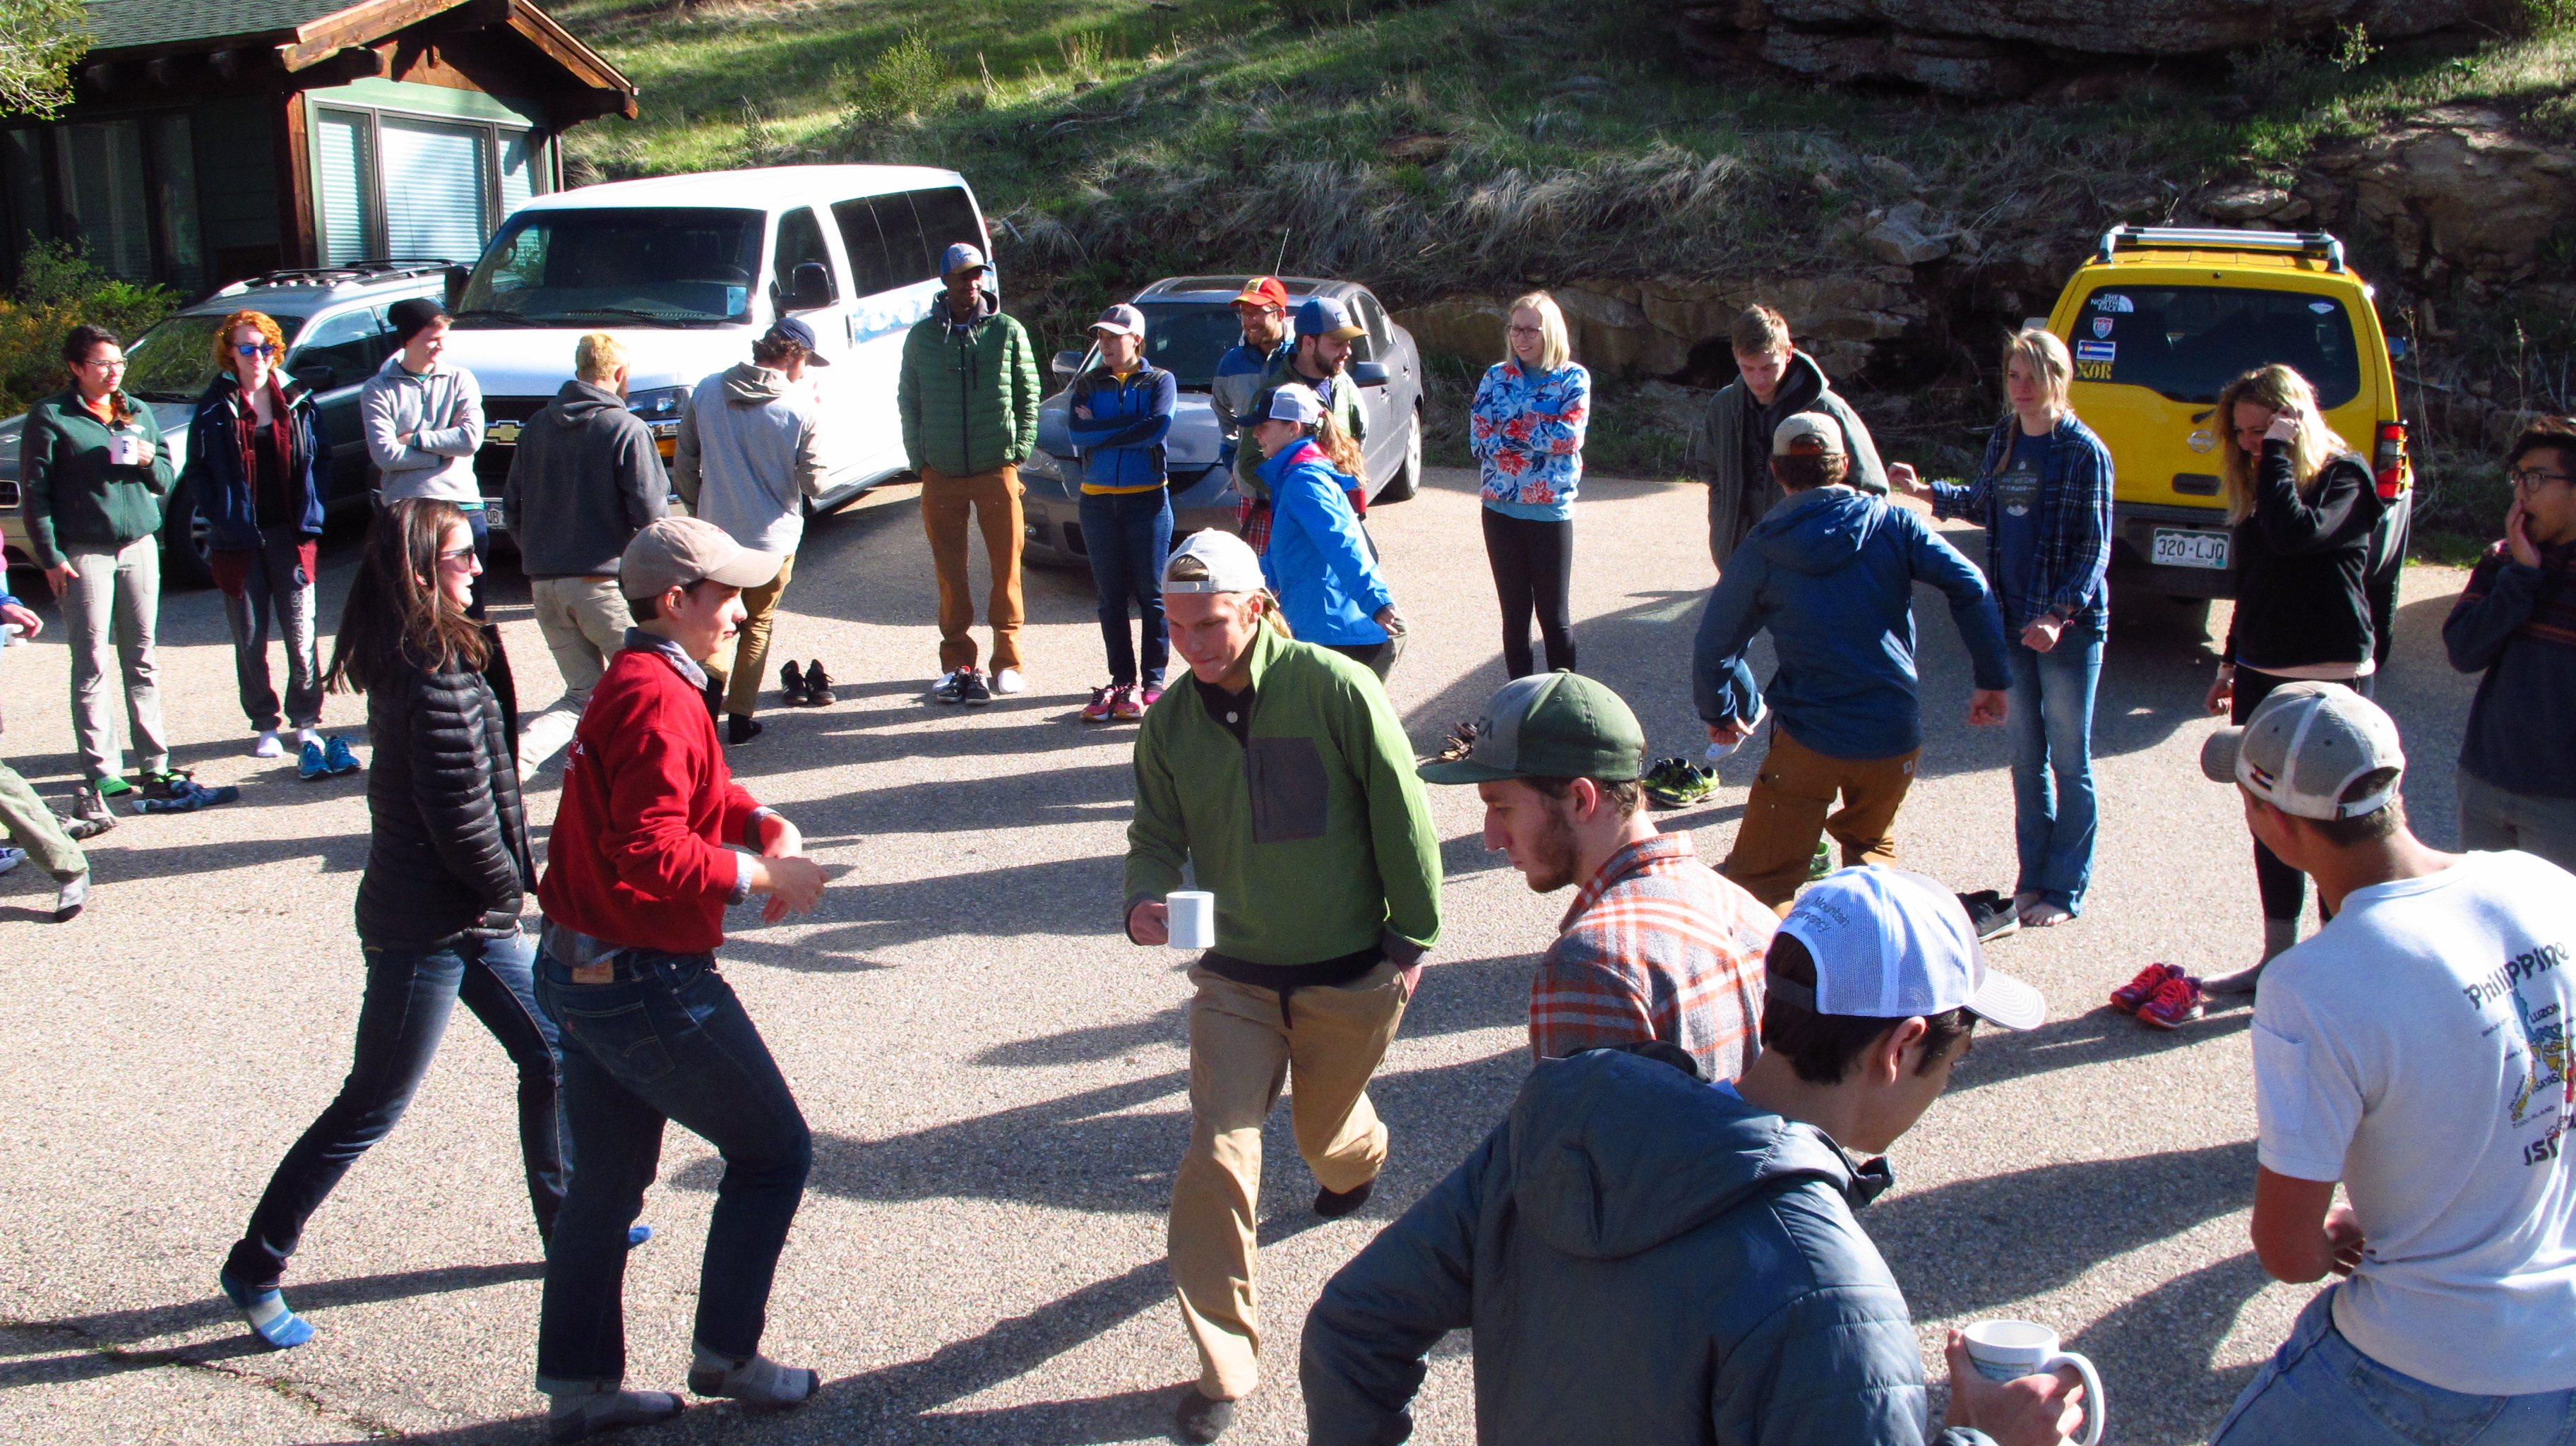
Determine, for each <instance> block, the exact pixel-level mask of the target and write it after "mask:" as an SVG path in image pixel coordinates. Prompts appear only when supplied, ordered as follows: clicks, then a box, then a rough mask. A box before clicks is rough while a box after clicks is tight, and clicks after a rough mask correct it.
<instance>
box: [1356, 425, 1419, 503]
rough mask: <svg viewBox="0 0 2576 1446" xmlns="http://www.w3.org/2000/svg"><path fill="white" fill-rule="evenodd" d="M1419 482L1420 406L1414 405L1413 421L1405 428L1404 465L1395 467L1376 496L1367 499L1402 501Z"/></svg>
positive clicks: (1373, 501) (1374, 500)
mask: <svg viewBox="0 0 2576 1446" xmlns="http://www.w3.org/2000/svg"><path fill="white" fill-rule="evenodd" d="M1421 483H1422V408H1421V407H1419V406H1416V407H1415V408H1414V409H1413V422H1412V424H1411V425H1410V426H1408V427H1406V428H1405V433H1404V465H1403V466H1402V467H1399V468H1397V469H1396V473H1395V475H1394V476H1392V477H1389V478H1388V479H1386V485H1385V486H1384V487H1381V488H1379V489H1378V490H1377V496H1375V497H1372V498H1370V499H1369V501H1370V502H1371V503H1372V504H1375V503H1379V502H1402V501H1404V500H1405V499H1406V498H1409V497H1411V496H1412V495H1413V489H1414V488H1416V487H1418V486H1420V485H1421Z"/></svg>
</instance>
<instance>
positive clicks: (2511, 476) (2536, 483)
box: [2504, 467, 2569, 492]
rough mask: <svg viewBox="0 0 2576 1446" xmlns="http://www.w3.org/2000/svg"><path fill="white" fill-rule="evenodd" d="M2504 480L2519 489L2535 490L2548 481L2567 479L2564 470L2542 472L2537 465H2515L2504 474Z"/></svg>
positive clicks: (2563, 480)
mask: <svg viewBox="0 0 2576 1446" xmlns="http://www.w3.org/2000/svg"><path fill="white" fill-rule="evenodd" d="M2504 480H2506V481H2507V482H2510V483H2512V484H2513V485H2514V486H2515V487H2516V488H2517V489H2519V490H2521V491H2524V492H2537V491H2539V490H2540V489H2541V488H2542V487H2543V486H2545V485H2546V484H2548V483H2551V482H2565V481H2567V480H2569V479H2568V476H2567V474H2566V473H2564V472H2543V471H2541V470H2540V469H2539V468H2537V467H2517V468H2515V469H2514V470H2512V471H2510V472H2507V473H2506V474H2504Z"/></svg>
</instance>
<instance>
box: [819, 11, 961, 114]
mask: <svg viewBox="0 0 2576 1446" xmlns="http://www.w3.org/2000/svg"><path fill="white" fill-rule="evenodd" d="M844 84H845V85H846V87H847V91H848V102H849V117H850V119H851V120H852V121H855V122H858V123H860V124H863V125H883V124H885V123H886V122H888V121H891V120H894V119H896V118H898V117H901V116H905V115H910V114H914V113H917V112H921V111H927V110H930V109H932V108H933V107H934V106H935V105H936V104H937V103H938V100H939V96H940V92H941V91H942V90H944V89H945V88H946V87H947V85H948V62H946V61H944V60H942V59H940V58H939V53H938V52H937V51H935V50H932V49H931V48H930V37H929V36H927V35H924V34H923V33H922V32H920V31H918V30H915V31H912V32H910V33H909V34H907V35H905V36H904V37H903V39H901V40H898V41H896V42H895V43H894V44H892V45H890V46H887V47H886V48H885V49H884V50H882V51H879V52H878V53H877V58H876V59H874V60H871V61H869V62H868V64H867V68H866V69H864V70H862V71H861V72H859V75H858V78H857V79H856V80H854V81H845V82H844Z"/></svg>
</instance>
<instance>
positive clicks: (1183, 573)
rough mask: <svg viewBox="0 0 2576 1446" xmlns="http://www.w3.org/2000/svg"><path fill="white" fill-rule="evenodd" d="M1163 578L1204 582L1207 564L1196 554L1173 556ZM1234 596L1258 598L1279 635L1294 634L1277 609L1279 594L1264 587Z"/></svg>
mask: <svg viewBox="0 0 2576 1446" xmlns="http://www.w3.org/2000/svg"><path fill="white" fill-rule="evenodd" d="M1163 580H1164V581H1165V582H1205V581H1207V580H1208V565H1207V563H1206V561H1205V560H1203V559H1201V558H1199V557H1197V556H1196V555H1184V556H1181V557H1175V558H1173V559H1172V560H1171V562H1170V564H1169V565H1168V566H1167V567H1166V568H1165V569H1164V572H1163ZM1218 596H1220V597H1222V596H1224V594H1222V593H1220V594H1218ZM1236 596H1238V597H1251V598H1256V599H1258V600H1259V601H1260V603H1261V615H1262V616H1263V617H1264V618H1267V619H1269V621H1270V625H1271V626H1272V627H1274V628H1277V629H1278V630H1279V636H1281V637H1283V638H1293V637H1295V636H1296V634H1294V633H1291V632H1289V631H1288V615H1287V614H1286V613H1283V612H1281V611H1280V610H1279V594H1277V593H1275V592H1272V591H1271V590H1270V589H1268V588H1266V587H1265V588H1261V589H1259V590H1258V591H1255V592H1251V593H1238V594H1236Z"/></svg>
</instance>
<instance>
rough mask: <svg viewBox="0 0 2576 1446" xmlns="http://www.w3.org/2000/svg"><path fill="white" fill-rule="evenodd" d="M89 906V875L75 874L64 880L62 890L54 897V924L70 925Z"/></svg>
mask: <svg viewBox="0 0 2576 1446" xmlns="http://www.w3.org/2000/svg"><path fill="white" fill-rule="evenodd" d="M88 906H89V875H87V874H74V875H72V876H71V877H70V878H68V879H65V880H63V886H62V888H61V889H60V890H59V891H57V892H56V893H55V895H54V922H55V923H57V924H68V923H70V922H71V921H72V919H73V917H74V916H75V915H77V914H79V913H80V911H81V910H82V909H84V908H87V907H88Z"/></svg>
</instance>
